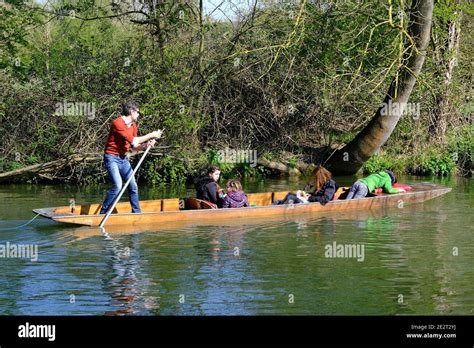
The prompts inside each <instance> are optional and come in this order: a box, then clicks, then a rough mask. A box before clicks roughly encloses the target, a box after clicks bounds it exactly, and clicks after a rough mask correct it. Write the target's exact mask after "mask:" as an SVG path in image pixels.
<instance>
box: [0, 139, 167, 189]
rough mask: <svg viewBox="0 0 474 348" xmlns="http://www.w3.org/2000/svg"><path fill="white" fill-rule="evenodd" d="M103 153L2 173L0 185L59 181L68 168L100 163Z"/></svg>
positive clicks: (87, 154) (74, 155) (83, 155)
mask: <svg viewBox="0 0 474 348" xmlns="http://www.w3.org/2000/svg"><path fill="white" fill-rule="evenodd" d="M161 148H163V147H161ZM138 153H139V152H133V153H130V155H129V158H133V157H134V156H135V155H137V154H138ZM161 155H163V154H162V153H161V152H160V153H157V152H154V153H150V156H161ZM102 156H103V153H84V154H77V153H76V154H72V155H70V156H68V157H66V158H62V159H58V160H54V161H50V162H45V163H40V164H33V165H30V166H26V167H23V168H19V169H15V170H11V171H8V172H4V173H0V183H2V182H8V181H11V180H14V179H16V178H21V177H35V176H38V177H41V178H44V179H48V180H54V179H57V176H56V174H57V173H59V172H61V171H63V170H64V169H65V168H66V167H68V166H69V167H73V166H76V165H79V164H80V163H84V162H88V163H93V162H99V161H102Z"/></svg>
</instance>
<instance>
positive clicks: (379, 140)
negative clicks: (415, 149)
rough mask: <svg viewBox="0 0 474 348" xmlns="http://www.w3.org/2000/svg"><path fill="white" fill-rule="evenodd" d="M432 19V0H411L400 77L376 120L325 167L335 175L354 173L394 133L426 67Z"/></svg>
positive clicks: (391, 88) (378, 111) (399, 70)
mask: <svg viewBox="0 0 474 348" xmlns="http://www.w3.org/2000/svg"><path fill="white" fill-rule="evenodd" d="M390 16H391V14H390ZM432 16H433V0H412V4H411V9H410V21H409V24H408V30H407V31H406V32H405V30H404V29H403V27H400V28H399V29H400V31H401V33H402V34H404V35H405V34H406V35H405V37H406V39H405V50H404V54H403V57H402V59H401V62H400V63H401V64H399V69H398V72H397V75H396V76H395V77H394V78H393V80H392V82H391V84H390V87H389V89H388V92H387V94H386V96H385V98H384V101H383V104H382V105H381V106H380V107H379V109H378V110H377V112H376V113H375V115H374V117H373V118H372V119H371V120H370V121H369V123H368V124H367V125H366V126H365V128H364V129H362V131H361V132H360V133H358V134H357V135H356V137H355V138H354V139H353V140H352V141H350V142H349V143H348V144H347V145H345V146H344V147H343V148H342V149H341V150H338V151H336V152H335V153H334V155H333V156H332V157H331V158H330V159H329V160H328V162H327V164H326V166H327V167H328V168H329V169H330V170H331V171H332V172H333V173H334V174H355V173H356V172H357V171H358V170H359V169H360V168H361V167H362V165H363V164H364V163H365V162H366V161H367V160H368V159H369V158H370V157H371V156H372V155H373V154H375V153H376V152H377V151H378V150H379V149H380V148H381V147H382V145H384V144H385V142H386V141H387V139H388V138H389V137H390V135H391V134H392V132H393V130H394V128H395V126H396V125H397V123H398V121H399V119H400V117H401V115H402V114H403V111H404V108H405V105H406V103H407V102H408V99H409V97H410V94H411V92H412V90H413V87H414V85H415V82H416V79H417V76H418V74H419V73H420V71H421V68H422V67H423V63H424V60H425V55H426V48H427V47H428V44H429V41H430V31H431V22H432ZM390 21H392V19H391V18H390ZM387 105H388V106H396V107H393V108H392V107H388V110H387Z"/></svg>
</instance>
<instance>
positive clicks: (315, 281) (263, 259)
mask: <svg viewBox="0 0 474 348" xmlns="http://www.w3.org/2000/svg"><path fill="white" fill-rule="evenodd" d="M336 179H338V182H339V184H340V185H344V184H346V185H347V184H350V183H351V182H352V181H353V180H354V178H336ZM401 181H403V182H405V183H415V182H422V181H423V182H427V181H429V182H433V183H437V184H441V185H445V186H449V187H452V189H453V190H452V191H451V192H450V193H448V194H446V195H444V196H441V197H438V198H435V199H433V200H431V201H427V202H424V203H420V204H416V205H411V206H408V205H407V206H404V207H400V208H399V207H394V208H381V209H373V210H371V211H359V212H350V213H349V212H348V213H344V212H339V213H332V214H330V215H322V214H318V215H302V216H297V217H288V218H285V217H282V218H280V219H277V220H276V221H274V220H271V219H264V220H258V219H257V220H256V219H251V220H250V219H248V220H246V219H242V220H238V221H229V222H226V223H223V224H221V225H195V226H192V225H191V226H185V227H179V228H166V229H164V230H163V229H160V228H159V226H157V228H156V229H155V230H153V229H152V230H149V231H144V232H141V233H124V234H117V235H115V234H114V235H112V236H111V237H112V238H111V239H110V238H106V237H105V236H104V235H102V234H101V233H100V232H99V231H96V232H94V233H89V234H85V233H82V229H81V228H79V229H78V228H75V227H71V226H67V225H61V224H57V223H54V222H52V221H50V220H47V219H43V218H38V219H36V220H35V221H33V222H32V223H31V224H29V225H27V226H25V227H22V228H18V229H11V230H5V228H9V227H15V226H19V225H21V224H24V223H25V222H27V221H28V220H29V219H31V218H32V217H33V214H32V213H31V210H32V209H33V208H40V207H50V206H60V205H68V204H69V200H70V199H71V198H73V199H74V200H75V202H76V204H80V203H83V202H100V201H101V200H102V198H103V196H104V192H105V189H106V187H105V186H99V187H98V186H94V187H75V186H65V185H56V186H52V185H51V186H49V185H3V186H0V229H1V230H0V246H1V245H4V246H6V245H10V246H11V245H17V246H18V245H19V244H21V245H32V246H35V245H36V246H37V248H38V249H37V250H38V254H37V260H34V257H31V258H15V257H9V258H0V265H1V270H2V272H1V275H0V314H1V315H274V314H275V315H297V314H298V315H332V314H341V315H359V314H362V315H364V314H378V315H397V314H419V315H425V314H435V315H455V314H467V315H473V314H474V286H473V284H474V228H473V225H474V221H473V206H474V181H473V180H472V179H463V178H454V177H453V178H447V179H436V178H415V177H405V178H403V180H401ZM304 184H305V182H304V180H300V181H298V180H288V179H285V180H275V179H273V180H269V179H266V180H265V181H254V182H246V183H245V185H244V186H245V188H246V191H247V192H261V191H283V190H285V189H288V188H289V189H295V188H301V187H303V186H304ZM140 190H141V191H140V196H141V199H153V198H161V197H172V196H176V195H180V196H183V195H185V194H190V195H192V194H193V191H192V189H191V188H187V189H186V188H181V189H175V190H166V189H163V190H159V189H151V188H147V187H140ZM8 243H9V244H8ZM340 245H343V246H345V245H351V246H352V245H353V246H354V247H355V248H358V249H357V250H358V251H359V254H357V255H352V257H348V256H347V254H346V255H345V256H346V257H328V256H331V255H332V256H337V255H335V254H328V250H330V248H331V247H334V246H336V247H337V246H340ZM32 250H33V249H32ZM353 250H356V249H353ZM10 256H11V255H10ZM32 259H33V260H32Z"/></svg>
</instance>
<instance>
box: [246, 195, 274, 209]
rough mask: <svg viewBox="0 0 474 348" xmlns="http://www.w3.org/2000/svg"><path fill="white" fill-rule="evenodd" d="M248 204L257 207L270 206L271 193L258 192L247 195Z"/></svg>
mask: <svg viewBox="0 0 474 348" xmlns="http://www.w3.org/2000/svg"><path fill="white" fill-rule="evenodd" d="M247 198H248V200H249V204H250V205H252V204H255V205H257V206H265V205H272V202H273V201H272V198H273V192H259V193H249V194H247Z"/></svg>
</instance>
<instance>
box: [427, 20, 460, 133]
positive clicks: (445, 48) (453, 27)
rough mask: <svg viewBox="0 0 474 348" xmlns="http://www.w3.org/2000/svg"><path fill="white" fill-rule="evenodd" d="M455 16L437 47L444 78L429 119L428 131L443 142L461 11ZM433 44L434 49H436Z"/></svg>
mask: <svg viewBox="0 0 474 348" xmlns="http://www.w3.org/2000/svg"><path fill="white" fill-rule="evenodd" d="M454 15H455V17H454V19H453V20H450V21H449V22H448V23H447V28H446V29H447V34H448V35H447V38H446V40H444V38H442V41H443V44H442V45H441V47H439V50H440V51H441V52H440V53H439V54H438V56H439V58H438V60H437V62H438V64H439V65H440V66H442V67H444V71H443V74H444V79H443V82H444V83H443V87H442V88H441V92H440V93H439V94H438V95H437V96H436V101H435V103H436V107H435V109H434V110H433V115H432V117H431V120H430V125H429V132H430V134H431V135H432V136H433V137H434V138H435V139H436V140H438V141H441V142H444V140H445V135H446V129H447V126H448V117H447V116H448V114H449V107H450V104H449V86H450V85H451V82H452V78H453V70H454V67H455V66H456V62H457V59H458V51H459V39H460V35H461V19H462V12H460V11H459V12H457V13H454ZM434 45H435V51H437V50H438V48H437V47H436V43H435V42H434Z"/></svg>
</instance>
